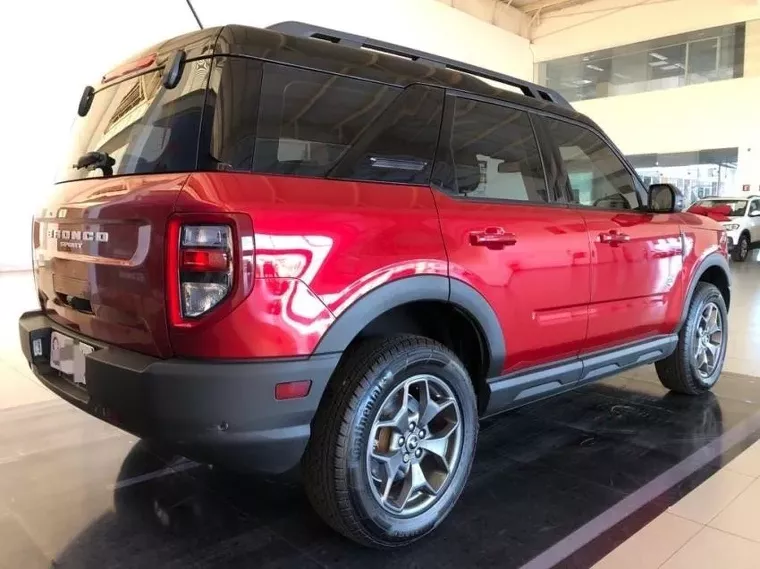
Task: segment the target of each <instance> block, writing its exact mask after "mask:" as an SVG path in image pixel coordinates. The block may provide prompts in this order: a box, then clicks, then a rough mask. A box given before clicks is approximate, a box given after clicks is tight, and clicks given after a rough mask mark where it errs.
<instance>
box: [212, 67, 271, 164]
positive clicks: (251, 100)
mask: <svg viewBox="0 0 760 569" xmlns="http://www.w3.org/2000/svg"><path fill="white" fill-rule="evenodd" d="M260 87H261V62H259V61H255V60H251V59H243V58H237V57H216V58H214V63H213V67H212V71H211V80H210V81H209V89H208V93H207V95H206V112H205V114H204V117H203V129H202V131H201V144H200V149H201V154H200V156H199V160H198V162H199V167H200V169H201V170H226V171H229V170H238V171H244V172H249V171H250V170H251V167H252V166H253V149H254V146H255V142H256V121H257V115H258V100H259V89H260ZM204 149H208V155H204Z"/></svg>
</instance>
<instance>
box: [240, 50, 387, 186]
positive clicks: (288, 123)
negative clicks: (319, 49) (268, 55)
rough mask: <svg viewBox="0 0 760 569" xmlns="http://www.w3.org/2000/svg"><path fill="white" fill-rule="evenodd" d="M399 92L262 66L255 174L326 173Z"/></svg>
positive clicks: (339, 79) (343, 78)
mask: <svg viewBox="0 0 760 569" xmlns="http://www.w3.org/2000/svg"><path fill="white" fill-rule="evenodd" d="M399 91H400V89H399V88H397V87H393V86H388V85H382V84H379V83H372V82H369V81H362V80H359V79H350V78H346V77H340V76H338V75H331V74H329V73H321V72H318V71H307V70H304V69H297V68H292V67H287V66H284V65H277V64H273V63H267V64H264V75H263V79H262V85H261V104H260V107H259V117H258V128H257V135H256V146H255V149H254V156H253V169H254V171H256V172H267V173H276V174H288V175H294V176H325V175H327V173H328V172H329V171H330V169H331V168H332V167H333V166H335V164H336V163H337V162H338V159H339V158H340V157H341V156H342V155H343V153H344V152H345V151H346V149H347V148H349V147H350V146H351V145H352V144H353V143H354V142H355V141H356V140H357V139H358V137H359V136H360V135H361V134H362V132H363V131H364V130H365V129H366V128H367V127H368V126H369V125H370V124H372V123H374V122H375V121H376V120H377V118H378V117H379V116H380V115H381V114H382V112H383V111H384V110H385V109H386V108H387V107H388V105H389V104H390V103H391V101H392V100H393V99H394V98H395V97H396V95H397V94H398V92H399ZM241 104H242V103H241Z"/></svg>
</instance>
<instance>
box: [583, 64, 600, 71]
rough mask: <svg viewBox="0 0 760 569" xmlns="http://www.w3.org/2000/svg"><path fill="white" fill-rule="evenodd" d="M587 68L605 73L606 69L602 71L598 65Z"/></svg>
mask: <svg viewBox="0 0 760 569" xmlns="http://www.w3.org/2000/svg"><path fill="white" fill-rule="evenodd" d="M586 67H588V68H589V69H593V70H594V71H604V69H602V68H601V67H598V66H596V65H591V64H589V65H587V66H586Z"/></svg>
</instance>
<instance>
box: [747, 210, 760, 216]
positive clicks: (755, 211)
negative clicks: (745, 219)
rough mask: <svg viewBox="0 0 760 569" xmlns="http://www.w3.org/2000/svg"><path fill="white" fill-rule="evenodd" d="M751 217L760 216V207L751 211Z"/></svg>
mask: <svg viewBox="0 0 760 569" xmlns="http://www.w3.org/2000/svg"><path fill="white" fill-rule="evenodd" d="M749 216H750V217H760V209H756V210H754V211H751V212H749Z"/></svg>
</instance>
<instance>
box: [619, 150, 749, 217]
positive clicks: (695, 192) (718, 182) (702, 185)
mask: <svg viewBox="0 0 760 569" xmlns="http://www.w3.org/2000/svg"><path fill="white" fill-rule="evenodd" d="M738 159H739V149H738V148H713V149H709V150H699V151H695V152H679V153H673V154H637V155H633V156H628V160H629V162H630V163H631V164H632V165H633V167H634V168H635V169H636V172H638V174H639V176H641V178H642V180H643V181H644V183H645V184H646V185H647V186H649V185H650V184H657V183H668V184H673V185H674V186H676V187H677V188H678V189H680V190H681V192H682V193H683V203H684V205H685V206H686V207H688V206H690V205H691V204H693V203H694V202H696V201H697V200H699V199H702V198H706V197H711V196H725V195H734V194H736V193H737V190H738V188H737V186H736V183H737V182H736V164H737V162H738Z"/></svg>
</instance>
